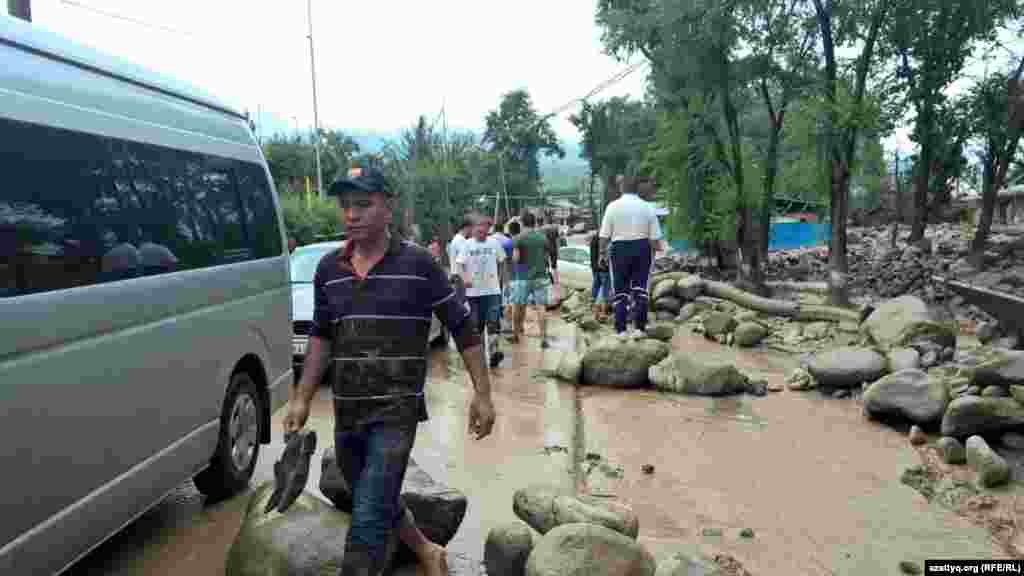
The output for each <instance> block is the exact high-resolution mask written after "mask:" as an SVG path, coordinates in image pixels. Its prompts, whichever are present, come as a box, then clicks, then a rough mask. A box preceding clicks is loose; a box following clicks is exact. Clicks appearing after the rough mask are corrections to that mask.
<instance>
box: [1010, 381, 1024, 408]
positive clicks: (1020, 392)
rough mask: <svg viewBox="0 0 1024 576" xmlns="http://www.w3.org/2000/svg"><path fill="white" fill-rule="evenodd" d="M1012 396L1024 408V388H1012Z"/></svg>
mask: <svg viewBox="0 0 1024 576" xmlns="http://www.w3.org/2000/svg"><path fill="white" fill-rule="evenodd" d="M1010 396H1012V397H1013V398H1014V399H1015V400H1017V402H1018V403H1020V404H1021V405H1022V406H1024V386H1019V385H1018V386H1010Z"/></svg>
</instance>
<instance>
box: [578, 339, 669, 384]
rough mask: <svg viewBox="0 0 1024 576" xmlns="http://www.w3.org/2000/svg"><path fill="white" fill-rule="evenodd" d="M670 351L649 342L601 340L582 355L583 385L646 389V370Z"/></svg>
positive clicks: (666, 346) (654, 342) (662, 345)
mask: <svg viewBox="0 0 1024 576" xmlns="http://www.w3.org/2000/svg"><path fill="white" fill-rule="evenodd" d="M671 350H672V347H671V346H669V345H668V344H666V343H665V342H661V341H659V340H653V339H651V338H639V339H631V338H626V337H622V336H609V337H607V338H603V339H602V340H600V341H599V342H597V344H595V345H594V346H593V347H591V348H589V349H588V350H587V351H586V353H585V354H584V355H583V380H582V381H583V383H584V384H590V385H600V386H612V387H614V388H643V387H645V386H647V384H648V380H647V370H648V368H650V367H651V366H653V365H655V364H657V363H658V362H661V361H662V360H663V359H664V358H665V357H666V356H668V355H669V352H671Z"/></svg>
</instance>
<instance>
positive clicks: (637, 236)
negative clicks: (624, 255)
mask: <svg viewBox="0 0 1024 576" xmlns="http://www.w3.org/2000/svg"><path fill="white" fill-rule="evenodd" d="M600 236H601V238H609V239H610V240H611V241H612V242H615V241H617V240H661V224H659V223H658V216H657V214H656V213H655V212H654V206H652V205H651V204H650V203H649V202H647V201H646V200H644V199H642V198H640V197H639V196H637V195H636V194H623V195H622V196H620V197H619V198H618V199H617V200H614V201H612V202H611V203H610V204H608V207H607V208H606V209H605V211H604V218H603V219H602V220H601V233H600Z"/></svg>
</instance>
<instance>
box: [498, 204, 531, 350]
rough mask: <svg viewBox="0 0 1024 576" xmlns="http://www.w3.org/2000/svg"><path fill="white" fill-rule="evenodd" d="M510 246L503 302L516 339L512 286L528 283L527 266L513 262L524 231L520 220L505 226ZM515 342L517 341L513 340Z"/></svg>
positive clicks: (510, 330) (511, 221) (513, 220)
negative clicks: (517, 243) (518, 239)
mask: <svg viewBox="0 0 1024 576" xmlns="http://www.w3.org/2000/svg"><path fill="white" fill-rule="evenodd" d="M505 229H506V231H507V233H508V234H507V236H508V239H509V244H508V246H507V255H508V259H507V260H506V270H507V271H508V283H507V284H506V285H505V290H504V293H503V294H502V302H503V303H504V304H505V317H507V318H508V319H509V320H510V322H509V330H508V331H509V332H511V333H512V334H513V338H514V337H515V333H516V332H515V307H514V306H513V305H512V286H513V284H514V283H515V282H524V281H526V264H525V263H523V262H515V261H513V260H512V254H513V246H514V245H515V239H516V238H517V237H518V236H519V233H520V232H521V231H522V229H521V228H520V225H519V220H517V219H515V218H513V219H512V220H509V222H508V224H506V225H505ZM513 342H515V340H513Z"/></svg>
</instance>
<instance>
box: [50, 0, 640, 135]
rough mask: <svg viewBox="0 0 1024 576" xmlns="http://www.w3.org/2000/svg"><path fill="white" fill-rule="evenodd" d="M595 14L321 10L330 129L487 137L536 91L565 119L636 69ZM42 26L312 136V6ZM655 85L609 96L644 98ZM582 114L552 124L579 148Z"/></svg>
mask: <svg viewBox="0 0 1024 576" xmlns="http://www.w3.org/2000/svg"><path fill="white" fill-rule="evenodd" d="M595 4H596V2H595V1H594V0H556V1H552V0H519V1H518V2H513V3H508V2H497V1H494V0H444V1H443V2H416V1H410V0H373V1H369V2H347V1H345V2H339V1H337V0H312V2H311V5H312V15H313V37H314V40H315V43H314V51H315V57H316V77H317V78H316V79H317V82H316V88H317V102H318V106H319V119H320V125H321V126H322V127H325V128H340V129H343V130H350V131H367V132H378V133H380V132H383V133H394V132H397V131H398V130H400V129H402V128H405V127H408V126H411V125H412V124H414V123H415V121H416V118H417V117H418V116H419V115H420V114H426V115H428V117H430V116H432V117H437V115H438V114H439V113H440V111H441V108H442V106H444V107H445V109H446V111H447V116H448V127H449V129H467V130H480V129H481V128H482V127H483V121H484V117H485V115H486V114H487V112H488V111H489V110H492V109H494V108H496V107H497V106H498V103H499V102H500V99H501V95H502V94H503V93H505V92H509V91H511V90H514V89H517V88H527V89H528V90H529V92H530V94H531V96H532V98H533V102H534V106H535V107H536V109H537V110H538V112H540V113H542V114H544V113H547V112H550V111H553V110H555V109H557V108H559V107H561V106H563V105H564V104H566V103H568V102H570V101H571V100H573V99H575V98H579V97H581V96H583V95H584V94H586V93H587V92H589V91H590V90H591V89H593V88H594V87H596V86H597V85H599V84H601V83H602V82H603V81H605V80H607V79H608V78H611V77H612V76H614V75H615V74H617V73H618V72H620V71H621V70H623V69H624V68H626V67H627V65H628V64H629V63H626V62H618V61H616V60H615V59H613V58H611V57H609V56H607V55H605V54H603V53H602V47H601V41H600V30H599V29H598V28H597V26H596V25H595V24H594V10H595ZM101 12H102V13H101ZM103 13H105V14H103ZM112 15H113V16H112ZM32 19H33V22H34V23H35V24H37V25H39V26H43V27H45V28H48V29H49V30H52V31H54V32H57V33H60V34H62V35H64V36H67V37H69V38H71V39H73V40H75V41H78V42H80V43H83V44H87V45H89V46H92V47H94V48H97V49H99V50H102V51H104V52H108V53H112V54H116V55H118V56H121V57H123V58H126V59H128V60H131V61H133V62H135V63H137V64H141V65H143V66H145V67H148V68H151V69H154V70H157V71H159V72H162V73H165V74H168V75H170V76H174V77H176V78H179V79H181V80H185V81H188V82H190V83H192V84H195V85H196V86H199V87H201V88H203V89H204V90H206V91H207V92H209V93H211V94H213V95H215V96H218V97H220V98H222V99H224V100H226V101H228V102H229V103H231V104H234V105H235V106H236V107H238V108H241V109H248V110H250V111H251V113H252V114H253V115H254V116H255V115H256V114H257V111H263V112H264V114H266V113H268V112H269V113H272V114H274V115H276V116H278V117H279V118H280V119H281V120H282V121H283V122H285V123H288V124H291V125H292V126H293V127H296V126H297V127H301V128H306V129H308V128H309V127H310V126H312V124H313V97H312V80H311V75H310V53H309V49H310V46H309V41H308V39H307V34H308V25H309V19H308V17H307V2H306V1H305V0H281V1H272V0H264V1H252V0H247V1H243V0H176V1H175V2H159V1H157V0H33V5H32ZM130 20H133V21H137V22H133V21H130ZM138 22H143V23H145V24H140V23H138ZM644 76H645V73H644V71H643V70H641V71H639V72H637V73H634V74H632V75H630V76H628V77H627V78H626V79H624V80H623V81H621V82H619V83H618V84H616V85H614V86H612V87H610V88H608V89H607V90H605V91H603V92H601V96H634V97H640V96H641V95H642V94H643V89H644V82H645V79H644ZM572 111H573V110H570V111H568V112H566V113H564V114H561V115H560V116H559V117H557V118H556V119H553V120H552V126H553V128H554V129H555V131H556V133H557V134H558V135H559V136H560V137H561V138H563V139H567V140H572V141H575V140H578V133H577V131H576V129H575V128H574V127H573V126H572V124H571V123H570V122H569V120H568V117H569V114H570V113H571V112H572ZM265 117H266V116H265ZM265 125H266V123H265Z"/></svg>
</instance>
